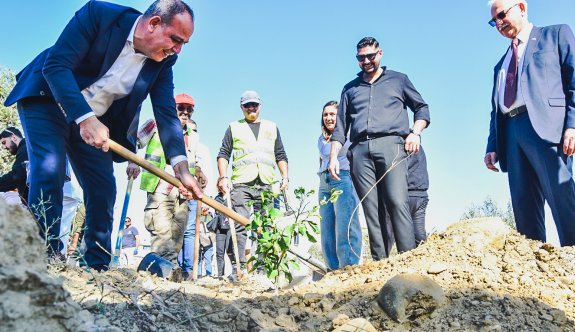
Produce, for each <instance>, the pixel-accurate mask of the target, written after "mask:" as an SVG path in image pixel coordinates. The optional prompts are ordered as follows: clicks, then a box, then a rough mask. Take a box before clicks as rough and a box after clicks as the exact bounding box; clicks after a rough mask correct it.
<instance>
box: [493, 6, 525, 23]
mask: <svg viewBox="0 0 575 332" xmlns="http://www.w3.org/2000/svg"><path fill="white" fill-rule="evenodd" d="M517 5H518V3H516V4H514V5H513V6H511V7H509V8H507V9H506V10H502V11H500V12H499V13H497V15H495V17H493V18H492V19H491V21H489V22H488V23H489V25H491V26H492V27H494V26H496V25H497V20H500V21H501V20H502V19H504V18H506V17H507V13H508V12H509V11H510V10H511V9H513V7H515V6H517Z"/></svg>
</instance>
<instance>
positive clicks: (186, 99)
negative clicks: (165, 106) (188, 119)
mask: <svg viewBox="0 0 575 332" xmlns="http://www.w3.org/2000/svg"><path fill="white" fill-rule="evenodd" d="M176 104H189V105H192V106H196V103H195V102H194V98H192V96H190V95H187V94H185V93H180V94H179V95H176Z"/></svg>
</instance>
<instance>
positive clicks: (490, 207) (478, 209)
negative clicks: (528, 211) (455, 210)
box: [460, 196, 516, 229]
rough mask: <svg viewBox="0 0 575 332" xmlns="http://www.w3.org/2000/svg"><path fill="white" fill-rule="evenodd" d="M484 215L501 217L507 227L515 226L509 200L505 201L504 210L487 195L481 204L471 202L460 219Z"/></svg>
mask: <svg viewBox="0 0 575 332" xmlns="http://www.w3.org/2000/svg"><path fill="white" fill-rule="evenodd" d="M485 217H497V218H501V220H503V222H504V223H506V224H507V225H509V227H511V228H513V229H516V228H515V216H514V215H513V208H512V206H511V202H510V201H508V202H507V208H506V209H505V210H503V209H500V208H499V206H497V203H496V202H495V201H494V200H493V199H492V198H491V197H489V196H487V197H486V198H485V201H483V204H480V205H477V204H472V205H471V206H469V207H468V208H467V210H466V211H465V213H463V215H462V216H461V218H460V220H465V219H473V218H485Z"/></svg>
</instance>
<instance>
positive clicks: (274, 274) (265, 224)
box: [246, 187, 319, 285]
mask: <svg viewBox="0 0 575 332" xmlns="http://www.w3.org/2000/svg"><path fill="white" fill-rule="evenodd" d="M314 193H315V191H314V190H309V191H306V190H305V189H304V188H303V187H300V188H297V189H295V190H294V196H295V197H296V199H297V201H298V206H297V208H295V209H294V208H293V207H291V206H290V207H286V208H287V209H291V210H293V212H294V217H295V220H294V222H293V223H291V224H289V225H287V226H285V227H280V226H279V225H277V219H278V218H280V217H282V216H283V212H282V211H280V210H279V209H278V208H276V207H274V201H275V200H276V199H278V197H279V195H278V194H274V193H273V192H271V191H269V190H266V191H264V192H262V194H261V200H262V210H261V212H256V213H255V218H254V220H253V221H252V222H251V223H250V224H249V225H247V226H246V228H247V229H248V230H252V231H254V232H257V233H259V234H260V236H258V239H257V243H258V245H257V247H256V252H255V253H254V254H253V255H252V257H251V258H250V260H249V262H254V264H253V266H252V271H255V270H256V269H257V268H258V267H263V269H264V272H265V273H266V275H267V277H268V278H269V279H271V280H273V281H274V283H275V284H276V285H277V284H278V280H279V278H280V276H282V275H283V276H285V278H286V279H287V281H288V282H291V281H292V279H293V276H292V274H291V272H290V269H292V268H293V269H299V264H298V262H297V260H296V259H295V258H293V257H292V256H290V255H288V249H289V247H290V245H291V243H292V241H293V239H294V237H296V236H302V237H305V238H307V240H308V241H310V242H311V243H315V242H317V240H316V238H315V236H316V235H317V234H319V226H318V224H317V220H319V207H318V206H317V205H314V206H310V196H312V195H313V194H314Z"/></svg>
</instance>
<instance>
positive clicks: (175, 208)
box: [128, 93, 201, 263]
mask: <svg viewBox="0 0 575 332" xmlns="http://www.w3.org/2000/svg"><path fill="white" fill-rule="evenodd" d="M175 99H176V110H177V112H178V118H179V119H180V123H181V125H182V130H183V134H184V141H185V146H186V155H187V159H188V167H189V170H190V173H191V174H192V175H195V176H196V177H198V176H199V175H200V174H199V173H201V171H199V170H197V168H196V166H195V161H196V151H197V145H198V141H199V138H198V135H197V134H196V133H195V132H193V131H192V130H189V129H188V127H187V122H188V119H189V118H190V117H191V115H192V113H193V111H194V105H195V103H194V99H193V98H192V97H191V96H189V95H187V94H185V93H182V94H179V95H177V96H176V98H175ZM138 147H139V148H145V149H146V154H145V157H144V158H145V159H146V160H147V161H148V162H150V163H151V164H152V165H154V166H157V167H158V168H160V169H163V170H165V171H166V172H168V173H170V174H173V170H172V167H171V165H170V163H169V162H168V161H167V160H166V158H165V156H164V150H163V148H162V144H161V142H160V139H159V135H158V132H157V129H156V125H155V121H154V120H148V121H146V122H145V123H144V124H143V125H142V126H141V127H140V129H139V130H138ZM136 167H138V166H137V165H135V164H133V163H129V164H128V168H136ZM140 189H142V190H144V191H146V192H147V196H148V197H147V203H146V207H145V208H144V225H145V227H146V229H147V230H148V232H150V234H151V250H152V251H153V252H154V253H156V254H157V255H159V256H161V257H163V258H165V259H167V260H170V261H172V262H174V263H176V262H177V257H178V253H179V252H180V249H181V248H182V242H183V236H184V230H185V229H186V225H187V222H188V215H189V213H190V211H189V205H190V207H192V204H188V201H187V200H186V198H185V197H184V196H183V195H181V194H180V192H179V191H178V188H177V187H174V186H173V185H171V184H169V183H167V182H165V181H164V180H161V179H160V178H159V177H157V176H156V175H154V174H152V173H150V172H148V171H146V170H143V171H142V177H141V180H140ZM193 206H195V205H193ZM191 213H192V215H195V210H194V211H192V212H191Z"/></svg>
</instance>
